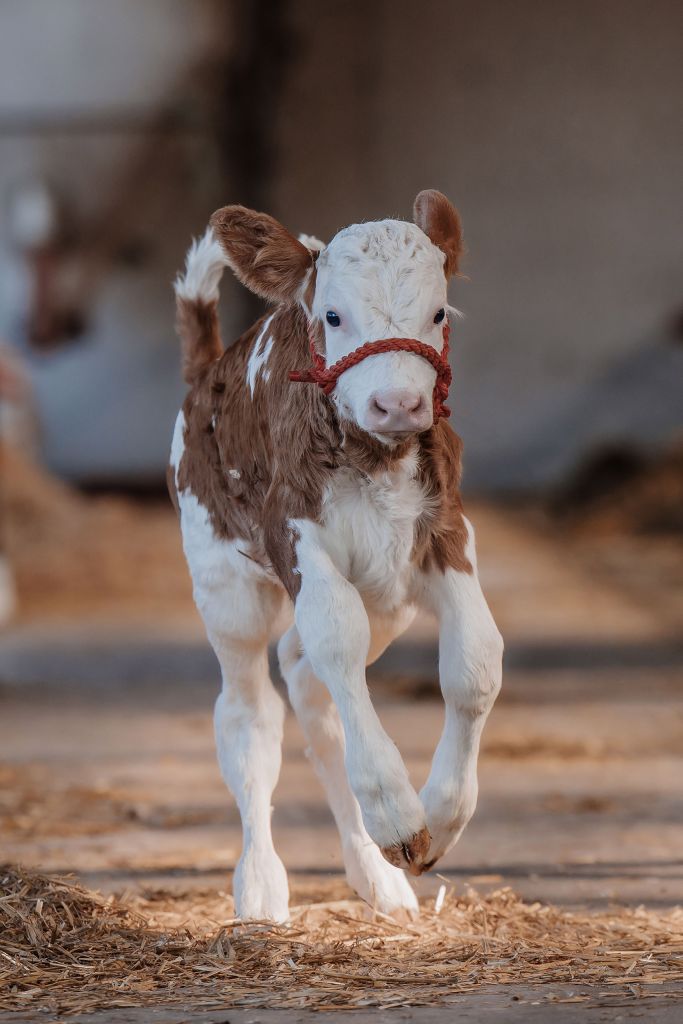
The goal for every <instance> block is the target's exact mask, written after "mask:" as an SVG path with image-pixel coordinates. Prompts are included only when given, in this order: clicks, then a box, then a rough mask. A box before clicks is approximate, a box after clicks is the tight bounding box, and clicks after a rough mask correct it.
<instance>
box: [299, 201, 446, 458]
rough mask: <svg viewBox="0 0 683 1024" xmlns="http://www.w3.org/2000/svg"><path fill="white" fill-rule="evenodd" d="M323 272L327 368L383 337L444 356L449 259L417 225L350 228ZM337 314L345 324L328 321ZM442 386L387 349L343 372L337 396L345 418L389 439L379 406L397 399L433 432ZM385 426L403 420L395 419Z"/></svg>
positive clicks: (415, 361) (328, 251) (319, 290)
mask: <svg viewBox="0 0 683 1024" xmlns="http://www.w3.org/2000/svg"><path fill="white" fill-rule="evenodd" d="M317 268H318V273H317V283H316V292H315V299H314V303H313V314H314V316H316V317H318V318H319V319H320V320H321V322H322V323H323V324H324V325H325V338H326V348H327V354H326V362H327V365H328V366H330V365H332V363H335V362H337V360H339V359H341V358H342V357H343V356H345V355H348V354H349V353H350V352H352V351H353V350H354V349H356V348H358V346H359V345H362V344H364V343H365V342H368V341H370V342H372V341H379V340H381V339H383V338H395V337H397V338H417V339H418V340H419V341H422V342H424V343H425V344H428V345H432V346H433V347H434V348H435V349H436V351H437V352H441V350H442V348H443V322H441V323H438V324H437V323H434V317H435V315H436V314H437V312H438V311H439V310H440V309H444V308H445V307H446V304H447V291H446V277H445V274H444V254H443V252H442V251H441V250H440V249H438V248H437V247H436V246H435V245H434V244H433V243H432V242H431V241H430V239H429V238H427V236H426V235H425V234H424V232H423V231H421V230H420V228H418V227H417V226H416V225H415V224H410V223H407V222H403V221H395V220H384V221H377V222H374V223H369V224H354V225H352V226H351V227H349V228H345V229H344V230H343V231H340V232H339V234H338V235H336V236H335V237H334V238H333V239H332V241H331V242H330V244H329V245H328V246H327V247H326V248H325V249H324V250H323V252H322V253H321V255H320V257H319V259H318V262H317ZM330 311H331V312H334V313H336V314H337V315H338V316H339V318H340V324H339V326H338V327H335V326H331V325H330V324H329V323H328V322H327V319H326V317H327V313H328V312H330ZM435 381H436V371H435V370H434V368H433V366H432V365H431V364H430V363H429V362H427V360H426V359H423V358H421V357H420V356H418V355H416V354H414V353H410V352H386V353H381V354H378V355H376V356H369V357H368V358H367V359H364V360H363V361H362V362H360V363H359V364H358V365H356V366H353V367H351V368H350V369H349V370H347V371H346V372H345V373H343V374H342V375H341V377H340V378H339V381H338V383H337V387H336V389H335V391H334V399H335V401H336V402H337V404H338V406H339V409H340V412H341V413H342V415H344V416H345V417H347V418H348V419H351V420H353V421H355V422H356V423H357V424H358V425H359V426H360V427H361V428H362V429H364V430H368V431H369V432H371V433H373V434H375V435H376V436H378V437H380V438H382V439H387V438H388V439H390V436H389V435H391V433H392V431H391V430H390V429H389V428H387V430H386V432H385V433H384V436H383V431H382V426H381V415H379V416H378V411H377V410H378V403H379V408H380V410H381V409H383V408H384V406H390V405H391V403H392V402H393V403H394V405H395V404H396V403H398V404H399V405H401V406H405V407H406V409H408V411H410V407H414V408H415V409H419V410H421V411H420V412H419V415H418V414H417V413H415V414H414V415H413V419H414V421H415V424H416V429H422V430H424V429H427V428H428V427H429V426H431V414H432V394H433V390H434V383H435ZM386 422H387V423H389V424H390V423H391V422H398V421H395V420H392V418H391V417H390V416H389V417H388V418H387V420H386ZM406 429H408V428H407V426H406ZM398 432H399V433H400V432H401V430H399V431H398Z"/></svg>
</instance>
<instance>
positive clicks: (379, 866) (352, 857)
mask: <svg viewBox="0 0 683 1024" xmlns="http://www.w3.org/2000/svg"><path fill="white" fill-rule="evenodd" d="M405 625H407V622H404V627H405ZM398 631H402V630H401V629H399V630H398ZM396 632H397V629H396V623H395V622H394V628H393V630H392V631H391V635H389V631H388V630H387V631H385V630H380V635H379V636H377V633H376V631H375V630H374V629H373V643H372V648H373V652H372V653H373V654H375V656H379V654H380V653H381V650H383V649H384V647H386V645H387V643H389V642H390V640H391V639H392V637H393V636H394V635H395V634H396ZM278 654H279V658H280V667H281V670H282V674H283V676H284V677H285V679H286V680H287V687H288V690H289V696H290V700H291V702H292V706H293V708H294V710H295V712H296V715H297V718H298V720H299V722H300V724H301V727H302V729H303V731H304V734H305V736H306V740H307V742H308V744H309V749H308V751H307V753H308V756H309V758H310V759H311V762H312V764H313V766H314V768H315V770H316V773H317V775H318V777H319V779H320V781H321V782H322V784H323V786H324V788H325V791H326V793H327V799H328V802H329V804H330V807H331V809H332V813H333V814H334V818H335V821H336V823H337V828H338V829H339V834H340V837H341V841H342V851H343V856H344V866H345V868H346V878H347V881H348V883H349V885H350V886H351V887H352V888H353V889H355V890H356V892H357V893H358V895H359V896H360V897H361V898H362V899H364V900H365V901H366V902H367V903H369V904H370V905H371V906H372V907H374V908H375V909H377V910H379V911H381V912H382V913H384V914H392V913H395V912H396V911H400V910H406V911H408V912H409V913H411V914H413V913H416V912H417V910H418V904H417V899H416V897H415V893H414V892H413V889H412V887H411V885H410V883H409V882H408V880H407V878H406V876H405V874H404V872H403V871H401V869H400V868H397V867H394V866H393V864H389V863H387V861H386V860H385V859H384V857H383V856H382V854H381V853H380V851H379V849H378V847H377V845H376V844H375V843H374V842H373V841H372V839H371V838H370V836H369V835H368V833H367V831H366V829H365V826H364V824H363V818H362V815H361V811H360V807H359V805H358V801H357V800H356V798H355V796H354V795H353V792H352V791H351V787H350V785H349V782H348V779H347V776H346V769H345V767H344V747H345V744H344V731H343V728H342V724H341V719H340V718H339V713H338V711H337V709H336V707H335V706H334V704H333V702H332V699H331V697H330V695H329V693H328V691H327V689H326V688H325V687H324V686H323V684H322V683H321V682H320V680H319V679H318V678H317V676H316V675H315V673H314V672H313V669H312V668H311V664H310V662H309V660H308V658H307V656H306V655H305V654H303V652H302V649H301V640H300V638H299V634H298V632H297V629H296V627H295V626H293V627H292V628H291V629H290V630H289V631H288V632H287V633H286V634H285V636H283V638H282V640H281V641H280V644H279V646H278Z"/></svg>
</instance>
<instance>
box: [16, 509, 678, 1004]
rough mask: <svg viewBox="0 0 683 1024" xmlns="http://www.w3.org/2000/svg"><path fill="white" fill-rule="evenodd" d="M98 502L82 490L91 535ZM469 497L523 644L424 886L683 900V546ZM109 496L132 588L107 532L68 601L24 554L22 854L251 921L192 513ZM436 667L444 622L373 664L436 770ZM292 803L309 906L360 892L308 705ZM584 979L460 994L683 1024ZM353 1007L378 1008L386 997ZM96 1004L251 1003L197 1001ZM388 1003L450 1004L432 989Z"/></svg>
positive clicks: (507, 616)
mask: <svg viewBox="0 0 683 1024" xmlns="http://www.w3.org/2000/svg"><path fill="white" fill-rule="evenodd" d="M93 508H94V506H91V505H88V506H87V509H86V506H82V507H81V509H80V513H79V514H81V513H82V515H83V516H84V519H83V522H82V524H81V529H80V533H81V536H85V535H86V534H87V532H88V529H89V528H90V524H91V523H92V519H91V517H92V514H93ZM468 511H469V512H470V515H471V518H472V519H473V520H474V523H475V527H476V528H477V535H478V546H479V551H480V569H481V576H482V581H483V585H484V588H485V590H486V592H487V595H488V596H489V599H490V603H491V605H492V607H493V610H494V613H495V615H496V618H497V621H498V623H499V625H500V627H501V630H502V632H503V634H504V636H505V639H506V673H505V682H504V690H503V693H502V695H501V697H500V699H499V701H498V703H497V705H496V708H495V710H494V712H493V714H492V716H491V719H490V721H489V724H488V726H487V729H486V732H485V737H484V742H483V747H482V756H481V762H480V765H481V767H480V799H479V806H478V810H477V813H476V816H475V818H474V820H473V821H472V823H471V824H470V826H469V828H468V829H467V831H466V833H465V835H464V836H463V838H462V840H461V841H460V843H459V844H458V846H457V847H456V848H455V849H454V850H453V851H451V853H449V854H448V855H447V857H446V858H444V860H443V861H442V862H441V863H440V864H439V866H438V869H437V872H438V873H437V874H430V875H427V876H424V877H423V878H421V879H419V880H418V881H417V882H416V887H417V890H418V893H419V894H420V895H421V896H422V897H424V899H425V900H432V899H433V897H434V896H435V894H436V892H437V889H438V888H439V886H440V885H442V884H445V885H446V886H447V887H448V888H449V889H453V890H454V891H455V892H463V891H465V889H466V887H468V886H473V887H475V888H476V889H477V890H478V891H480V892H482V893H487V892H491V891H493V890H498V889H500V888H501V887H504V886H511V887H512V888H513V889H514V890H515V892H517V893H519V894H520V895H521V896H522V897H524V898H525V899H526V900H530V901H542V902H544V903H545V902H547V903H552V904H554V905H557V906H560V907H567V908H581V909H588V910H590V911H591V912H595V913H599V914H608V913H609V912H610V908H611V907H613V906H620V907H625V906H631V907H635V906H638V905H639V904H645V905H646V906H647V907H649V908H663V909H666V908H669V907H671V906H673V905H675V904H677V903H680V902H683V858H682V856H681V851H682V850H683V813H682V811H681V807H682V805H681V789H682V781H681V780H682V779H683V771H682V768H683V763H682V761H683V757H682V755H683V691H682V687H681V682H682V668H683V646H682V645H681V630H680V625H681V605H680V601H681V597H680V593H681V587H680V585H681V579H682V574H681V564H682V557H681V552H680V545H679V544H677V543H674V542H673V541H671V540H661V539H659V540H651V539H645V538H633V537H619V538H612V539H611V538H605V537H601V538H600V540H599V542H596V541H595V540H590V539H589V540H586V539H585V538H583V539H580V540H576V539H572V538H569V537H568V536H566V535H563V536H562V538H559V537H557V536H554V535H553V533H552V531H549V530H548V529H547V527H542V528H541V527H535V526H532V525H530V524H529V522H528V520H525V519H524V518H523V517H521V516H519V515H517V514H512V513H510V512H504V511H501V510H500V509H497V508H494V507H492V506H489V505H482V504H479V505H477V504H475V505H473V506H471V507H470V508H469V509H468ZM107 515H109V516H110V517H111V516H112V515H114V519H115V520H116V524H117V529H119V531H120V532H119V535H118V536H119V537H120V539H121V547H120V558H117V556H116V552H114V551H111V550H110V551H109V554H108V564H107V567H106V569H105V570H104V573H105V575H106V576H107V579H111V578H114V579H116V580H118V581H119V583H118V585H117V586H110V585H109V584H108V583H107V582H106V581H105V584H104V585H102V586H99V587H98V580H97V573H98V570H97V558H98V549H97V545H96V544H94V543H93V547H92V551H91V552H90V554H88V550H89V549H88V544H87V543H85V542H84V544H83V547H84V550H85V551H86V554H85V555H84V556H83V558H84V559H85V562H84V564H83V565H82V566H81V568H79V573H80V575H79V577H78V578H79V582H78V586H76V587H75V588H74V589H73V590H72V591H71V592H66V591H64V592H63V599H62V600H60V599H55V593H56V591H55V590H54V589H53V590H52V599H51V600H49V599H48V595H46V592H45V580H44V579H43V578H38V579H37V581H36V580H34V585H33V589H32V586H31V575H30V572H29V570H28V569H27V568H26V566H29V563H28V561H27V562H26V566H24V568H23V569H22V572H24V577H23V579H24V593H25V601H24V606H23V613H22V616H21V617H20V618H19V620H18V621H17V623H16V624H15V625H14V626H13V627H12V628H10V629H9V630H7V631H6V632H5V633H4V634H3V636H2V638H1V640H0V702H1V703H0V708H1V712H0V751H1V761H0V829H1V834H2V849H1V857H0V860H2V861H5V862H11V863H21V864H23V865H25V866H27V867H29V868H31V867H34V868H39V869H40V870H42V871H48V872H59V873H62V872H75V873H76V875H77V876H78V878H79V879H81V880H82V881H83V882H84V883H85V884H87V885H88V886H90V887H93V888H96V889H99V890H101V891H102V892H104V893H116V894H121V893H130V894H133V895H135V894H143V895H146V896H149V895H150V894H153V893H155V892H156V893H159V892H161V893H163V894H164V898H165V899H168V900H171V901H172V900H173V899H174V898H177V899H184V900H187V899H188V897H191V896H192V894H193V893H196V895H197V898H198V899H199V898H200V897H201V895H202V894H204V895H205V894H207V893H212V894H214V895H215V894H216V893H217V892H218V893H221V892H222V893H225V915H226V918H227V917H228V916H229V915H230V913H231V901H230V897H229V891H230V869H231V868H232V866H233V865H234V863H235V860H236V858H237V857H238V855H239V849H240V829H239V820H238V815H237V811H236V809H235V807H234V804H233V802H232V799H231V798H230V797H229V795H228V794H227V793H226V791H225V788H224V786H223V783H222V781H221V779H220V776H219V773H218V769H217V766H216V763H215V757H214V751H213V737H212V726H211V711H212V703H213V699H214V696H215V694H216V692H217V675H218V673H217V665H216V663H215V661H214V659H213V655H212V654H211V652H210V650H209V649H208V646H207V644H206V642H205V640H204V638H203V634H202V630H201V626H200V624H199V623H198V621H197V618H196V615H195V613H194V611H193V609H192V605H191V600H190V596H189V587H188V585H187V582H186V580H185V577H184V575H183V569H182V561H181V557H180V552H179V543H178V539H177V534H176V530H177V527H176V524H175V522H174V521H173V518H172V515H171V514H170V513H169V512H167V511H166V510H157V509H141V510H140V512H139V520H138V516H137V515H136V514H133V513H132V512H131V510H130V509H129V508H123V507H122V508H121V510H120V511H119V512H118V513H115V514H114V513H112V512H111V510H110V511H109V512H107ZM117 516H118V519H117ZM136 523H138V525H140V529H139V530H138V529H136ZM121 524H123V525H121ZM95 532H96V531H93V535H94V534H95ZM128 533H130V534H131V536H134V537H135V540H134V542H130V540H129V539H126V536H127V534H128ZM131 543H132V547H133V558H132V559H131V557H130V548H131ZM153 550H154V552H155V553H153ZM88 559H90V561H88ZM160 561H161V562H162V563H163V564H162V566H161V568H160V565H159V563H160ZM50 567H51V568H50V572H51V573H52V574H53V578H54V579H56V578H58V577H59V573H60V572H67V571H68V570H67V569H66V568H65V566H64V565H63V563H60V562H59V560H58V559H56V560H53V561H52V562H50ZM658 567H660V568H658ZM29 569H30V566H29ZM91 570H92V571H91ZM131 572H132V573H133V575H134V579H133V580H132V581H130V580H128V577H127V575H126V573H128V574H130V573H131ZM146 573H147V574H148V576H149V577H150V578H149V580H147V581H146V580H145V574H146ZM93 574H94V578H93ZM164 574H165V575H164ZM159 578H165V579H166V585H165V586H162V585H160V584H159ZM127 580H128V582H127ZM435 681H436V645H435V636H434V630H433V627H432V626H431V624H430V623H427V622H418V623H417V625H416V626H415V627H414V628H413V630H412V631H411V633H410V635H408V636H406V637H405V638H403V639H402V640H401V641H400V642H399V643H397V644H395V645H394V647H393V648H392V649H391V650H390V651H389V652H388V653H387V654H386V655H385V656H384V658H383V659H382V660H381V661H380V662H379V663H378V664H377V666H375V667H374V668H373V670H372V672H371V682H372V689H373V694H374V697H375V700H376V703H377V706H378V710H379V713H380V716H381V718H382V720H383V722H384V724H385V725H386V727H387V729H388V731H389V732H390V734H391V735H392V737H393V738H394V739H395V740H396V742H397V744H398V746H399V748H400V750H401V751H402V753H403V754H404V757H405V759H406V762H407V764H408V767H409V770H410V773H411V777H412V778H413V781H414V782H415V784H416V785H418V786H419V785H420V784H421V782H422V780H423V779H424V778H425V776H426V773H427V771H428V766H429V759H430V756H431V753H432V751H433V749H434V746H435V744H436V740H437V737H438V734H439V730H440V726H441V715H442V710H441V704H440V701H439V700H438V697H437V692H436V687H435ZM274 807H275V811H274V818H273V821H274V834H275V841H276V845H277V848H278V850H279V852H280V855H281V856H282V858H283V860H284V862H285V864H286V865H287V868H288V870H289V872H290V880H291V884H292V890H293V899H294V902H298V903H306V902H309V901H321V900H326V899H327V900H329V899H337V898H346V897H349V896H350V895H351V894H350V892H349V891H348V890H347V889H346V887H345V883H344V881H343V875H342V871H341V858H340V851H339V843H338V839H337V836H336V833H335V830H334V824H333V821H332V818H331V815H330V813H329V811H328V809H327V806H326V804H325V802H324V798H323V794H322V791H321V789H320V787H319V785H318V783H317V781H316V780H315V778H314V776H313V773H312V769H311V768H310V766H309V764H308V762H307V760H306V757H305V751H304V744H303V741H302V737H301V734H300V731H299V729H298V726H297V724H296V722H295V720H294V719H293V717H292V716H291V714H290V715H289V717H288V719H287V724H286V734H285V749H284V760H283V771H282V775H281V779H280V783H279V785H278V788H277V790H276V793H275V798H274ZM579 981H580V979H577V982H579ZM584 989H585V993H586V999H585V1000H583V1004H582V1005H578V1004H577V1005H576V1006H575V1005H573V1003H572V1001H571V999H572V998H573V996H572V991H575V989H571V988H570V989H567V990H566V992H565V994H567V993H569V994H568V995H567V1000H568V1001H567V1002H562V1001H557V1000H555V1001H554V1002H553V1006H552V1009H549V1006H548V992H547V990H545V989H543V987H542V986H541V987H534V986H529V985H527V986H521V987H517V988H515V989H514V990H513V988H510V987H505V986H498V987H497V988H495V989H492V990H488V989H481V990H480V991H479V992H477V993H475V994H468V995H463V996H462V997H460V998H459V1001H458V1003H457V1013H458V1016H459V1018H460V1019H462V1020H473V1021H474V1020H477V1021H489V1020H491V1021H497V1020H501V1021H502V1020H519V1021H525V1022H526V1021H542V1020H547V1019H548V1017H547V1014H549V1013H552V1017H553V1019H558V1020H564V1021H567V1022H569V1021H574V1020H578V1019H579V1017H580V1019H581V1020H588V1021H593V1020H595V1021H598V1020H610V1021H612V1020H620V1019H623V1020H630V1019H632V1018H634V1019H635V1017H636V1016H638V1017H641V1018H643V1019H646V1020H661V1021H669V1020H671V1021H673V1020H674V1019H676V1020H678V1019H679V1017H678V1015H676V1016H675V1017H674V1013H675V1011H676V1009H678V1012H679V1013H680V1009H681V1007H680V1005H678V1007H676V1005H675V996H676V993H675V991H669V990H668V989H666V991H664V990H662V991H661V992H656V991H655V990H654V989H652V988H650V989H647V987H645V988H644V989H643V988H641V990H640V991H638V992H633V993H630V994H629V995H628V996H627V997H625V998H624V1000H623V1001H622V1004H617V1005H615V1004H614V1001H613V1000H612V1001H611V1002H609V1001H608V1004H604V1003H603V1004H601V1002H600V993H599V991H597V990H596V991H595V992H593V991H592V990H591V989H590V987H589V986H584V988H582V989H581V991H582V992H584ZM679 994H680V993H679ZM554 996H557V992H555V993H554ZM444 1012H447V1013H448V1014H450V1012H452V1011H444ZM283 1013H285V1015H284V1016H283V1015H282V1013H280V1012H276V1011H261V1010H259V1011H258V1012H257V1011H253V1012H246V1013H245V1012H243V1011H232V1010H231V1011H230V1012H229V1019H230V1021H231V1022H232V1024H246V1022H247V1021H253V1022H254V1024H256V1021H263V1022H264V1024H280V1022H282V1024H285V1022H286V1024H289V1022H290V1021H294V1020H304V1019H305V1014H304V1013H303V1012H301V1013H289V1012H288V1011H287V1012H285V1011H283ZM287 1014H289V1015H287ZM344 1016H345V1019H347V1020H351V1019H352V1020H355V1021H358V1022H361V1021H365V1019H366V1017H367V1013H365V1012H363V1013H355V1012H354V1013H353V1014H352V1015H350V1014H345V1015H344ZM327 1017H328V1015H327V1014H322V1015H318V1016H317V1017H316V1020H320V1021H321V1022H322V1021H324V1020H326V1019H327ZM4 1019H5V1018H3V1017H2V1016H0V1020H4ZM7 1019H12V1020H13V1021H19V1020H24V1019H25V1020H27V1021H29V1020H31V1021H33V1020H44V1019H46V1018H45V1016H44V1015H42V1016H41V1014H40V1013H36V1014H34V1015H33V1016H32V1015H31V1014H27V1015H26V1016H25V1017H19V1016H17V1014H16V1012H15V1013H14V1014H13V1015H12V1016H11V1018H9V1017H8V1018H7ZM77 1019H78V1020H82V1021H83V1022H85V1021H88V1022H90V1021H93V1022H95V1021H97V1022H100V1021H101V1022H102V1024H104V1022H105V1021H106V1022H107V1024H109V1022H112V1021H122V1022H123V1021H131V1024H132V1022H137V1021H143V1020H144V1021H147V1020H150V1021H151V1020H158V1021H164V1022H165V1021H177V1022H179V1021H181V1020H183V1021H185V1020H188V1021H189V1020H202V1021H205V1022H207V1024H209V1022H214V1021H215V1022H217V1021H219V1020H226V1019H227V1017H226V1016H225V1014H223V1015H220V1014H218V1015H213V1014H210V1013H201V1014H199V1015H194V1014H193V1013H192V1008H191V1006H187V1007H186V1008H184V1009H183V1010H182V1012H180V1010H178V1009H177V1008H176V1009H174V1010H172V1011H171V1010H166V1009H164V1008H163V1007H159V1009H158V1010H154V1011H152V1010H150V1009H146V1010H144V1011H141V1010H134V1009H130V1010H117V1011H111V1012H109V1013H107V1012H104V1013H102V1012H100V1013H96V1014H94V1015H91V1014H87V1015H82V1016H81V1017H79V1018H77ZM330 1019H331V1018H330ZM373 1019H374V1020H378V1021H379V1020H383V1019H384V1018H383V1017H382V1016H377V1015H375V1016H374V1018H373ZM387 1019H391V1020H413V1019H414V1020H419V1021H424V1022H425V1024H426V1022H428V1021H429V1022H431V1021H432V1020H437V1019H438V1020H444V1019H446V1018H445V1017H444V1016H443V1014H441V1013H440V1011H438V1010H432V1009H427V1008H421V1009H414V1010H409V1009H403V1010H400V1011H399V1010H396V1011H392V1013H391V1015H390V1016H388V1017H387Z"/></svg>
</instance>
